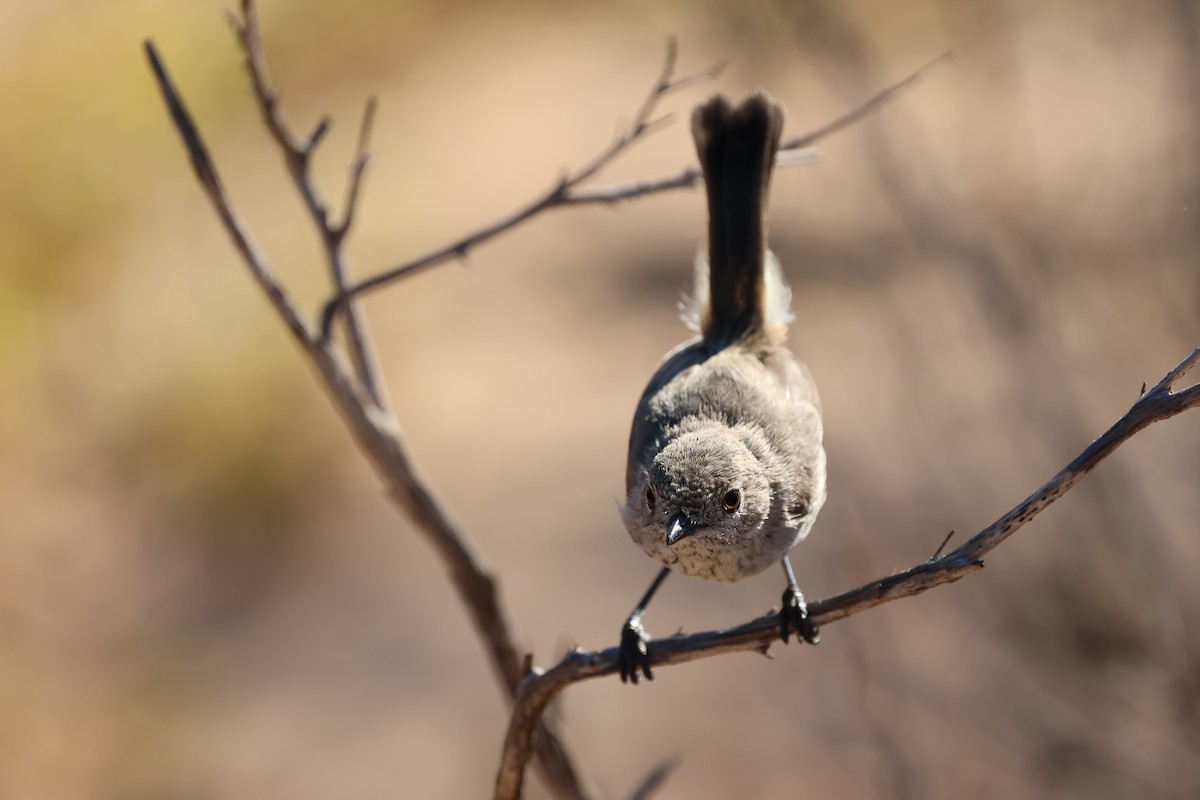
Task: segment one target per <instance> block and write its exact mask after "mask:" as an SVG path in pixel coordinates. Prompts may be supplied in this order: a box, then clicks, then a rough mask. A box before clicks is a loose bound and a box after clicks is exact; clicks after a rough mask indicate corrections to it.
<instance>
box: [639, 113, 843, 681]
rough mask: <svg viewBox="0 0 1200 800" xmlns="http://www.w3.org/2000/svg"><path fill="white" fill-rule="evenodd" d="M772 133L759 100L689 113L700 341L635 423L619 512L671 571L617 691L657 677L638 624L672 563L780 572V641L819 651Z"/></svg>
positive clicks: (685, 567)
mask: <svg viewBox="0 0 1200 800" xmlns="http://www.w3.org/2000/svg"><path fill="white" fill-rule="evenodd" d="M782 128H783V109H782V108H781V107H780V106H779V104H778V103H776V102H775V101H774V100H773V99H772V98H771V97H770V96H768V95H767V94H766V93H765V92H761V91H760V92H756V93H754V94H751V95H750V96H749V97H747V98H746V99H745V100H743V101H742V103H741V105H738V106H737V107H734V106H732V105H730V103H729V101H727V100H726V99H725V98H724V97H720V96H717V97H714V98H712V99H711V100H709V101H708V102H706V103H704V104H703V105H701V106H699V107H697V108H696V110H695V112H694V113H693V115H692V137H693V138H694V139H695V142H696V152H697V154H698V155H699V157H700V167H701V169H702V170H703V173H704V183H705V188H706V193H707V196H708V226H709V227H708V247H707V258H705V257H704V256H705V254H704V251H703V250H702V251H701V254H700V255H699V256H698V257H697V261H696V287H695V291H694V297H693V299H692V303H691V310H690V314H688V315H687V316H689V317H690V321H691V324H692V327H693V329H696V330H697V332H698V333H699V334H700V335H699V336H698V337H697V338H695V339H692V340H691V341H688V342H684V343H683V344H682V345H680V346H679V347H677V348H675V349H674V350H672V351H671V352H670V353H668V354H667V356H666V357H665V358H664V360H663V362H662V365H661V366H659V368H658V371H657V372H655V373H654V377H652V378H651V379H650V383H649V385H648V386H647V387H646V391H645V392H644V393H643V394H642V399H641V401H640V402H639V403H638V407H637V411H636V413H635V414H634V418H633V430H632V432H631V433H630V436H629V462H628V468H627V471H626V475H625V488H626V491H627V496H626V499H625V504H624V507H623V508H622V509H621V516H622V518H623V519H624V522H625V527H626V528H628V529H629V535H630V536H632V537H633V540H634V541H635V542H637V543H638V544H639V545H641V547H642V549H643V550H645V551H646V553H647V554H648V555H650V556H651V557H653V558H655V559H658V560H659V561H661V562H662V563H663V564H664V565H665V566H664V567H663V568H662V570H661V571H660V572H659V573H658V576H657V577H656V578H655V579H654V582H653V583H652V584H651V585H650V588H649V589H648V590H647V591H646V594H645V596H643V597H642V599H641V601H640V602H639V603H638V605H637V607H636V608H635V609H634V610H633V613H632V614H631V615H630V616H629V619H628V620H627V621H626V623H625V626H624V628H623V629H622V632H621V648H620V651H621V655H620V667H621V680H622V681H626V680H632V681H633V682H634V683H637V681H638V671H639V669H640V670H641V672H642V673H643V674H644V675H645V676H646V678H647V679H648V680H649V679H653V677H654V676H653V674H652V672H651V670H650V660H649V657H648V655H647V647H646V644H647V642H648V641H649V635H648V634H647V633H646V632H645V630H644V629H643V627H642V623H641V620H642V615H643V614H644V613H645V610H646V606H647V604H648V603H649V602H650V598H651V597H652V596H653V595H654V592H655V591H656V590H657V589H658V587H659V586H660V585H661V584H662V582H663V580H664V579H665V578H666V576H667V574H668V573H669V572H670V571H671V570H672V569H674V570H678V571H679V572H682V573H683V574H685V575H692V576H695V577H698V578H705V579H707V580H715V581H723V582H726V583H732V582H733V581H738V580H741V579H742V578H746V577H749V576H751V575H756V574H758V573H759V572H762V571H763V570H764V569H766V568H767V567H769V566H770V565H771V564H775V563H782V565H783V570H784V573H785V574H786V576H787V583H788V585H787V590H786V591H785V592H784V594H783V608H782V609H781V611H780V635H781V636H782V638H783V641H784V642H787V640H788V634H789V631H790V630H791V629H792V628H795V630H796V631H798V633H799V634H800V636H802V637H803V638H804V639H805V640H806V641H808V642H811V643H814V644H815V643H816V642H817V641H818V637H817V633H816V630H815V628H814V627H813V625H812V623H811V622H810V621H809V619H808V612H807V608H806V607H805V604H804V598H803V595H801V593H800V589H799V588H798V587H797V585H796V578H795V575H794V574H793V572H792V566H791V563H790V562H789V561H788V555H787V554H788V551H789V550H791V549H792V547H793V546H794V545H795V544H796V543H797V542H799V541H800V540H801V539H803V538H804V537H805V536H807V535H808V531H809V529H810V528H811V527H812V524H813V520H814V519H815V518H816V516H817V512H818V511H819V510H820V509H821V505H822V504H823V503H824V502H825V450H824V448H823V447H822V445H821V403H820V400H819V399H818V397H817V389H816V386H815V385H814V384H813V380H812V376H811V375H809V372H808V369H807V368H806V367H805V366H804V364H803V363H801V362H800V361H799V360H797V359H796V357H795V356H793V355H792V354H791V353H790V352H789V351H788V349H787V345H786V339H787V324H788V322H789V321H790V320H791V314H790V312H789V308H788V306H789V303H790V300H791V293H790V292H789V290H788V288H787V286H786V284H785V283H784V281H783V276H782V274H781V271H780V269H779V263H778V262H777V261H776V260H775V257H774V255H773V254H772V253H770V252H769V251H768V250H767V246H766V238H767V236H766V227H767V226H766V210H767V196H768V192H769V189H770V183H771V173H772V171H773V169H774V167H775V154H776V152H777V150H778V149H779V137H780V133H781V131H782Z"/></svg>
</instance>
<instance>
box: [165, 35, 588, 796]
mask: <svg viewBox="0 0 1200 800" xmlns="http://www.w3.org/2000/svg"><path fill="white" fill-rule="evenodd" d="M145 50H146V57H147V59H148V60H149V62H150V67H151V70H152V71H153V73H154V77H155V80H156V82H157V84H158V87H159V89H160V91H161V92H162V96H163V101H164V103H165V104H166V107H167V110H168V112H169V114H170V117H171V121H172V123H173V124H174V126H175V129H176V132H177V133H178V134H179V137H180V139H181V140H182V142H183V145H184V147H185V148H186V150H187V153H188V156H189V158H190V160H191V164H192V169H193V170H194V171H195V173H196V178H197V180H198V181H199V183H200V185H201V187H202V188H203V189H204V192H205V194H206V195H207V196H208V198H209V200H210V202H211V203H212V205H213V208H214V209H215V210H216V213H217V216H218V217H219V218H220V220H221V223H222V225H223V226H224V228H225V230H226V232H227V233H228V234H229V237H230V239H231V240H232V241H233V244H234V247H235V248H236V249H237V251H238V253H239V254H240V255H241V256H242V260H243V261H244V262H245V263H246V266H247V267H248V268H249V270H250V273H251V275H252V276H253V277H254V280H255V281H256V283H258V285H259V287H260V288H261V289H262V290H263V292H264V294H266V296H267V299H268V301H269V302H270V303H271V306H272V308H274V309H275V311H276V313H277V314H278V315H279V317H280V319H282V320H283V322H284V324H285V325H286V326H287V329H288V331H289V332H290V333H291V335H292V338H293V339H294V340H295V341H296V343H297V344H298V345H299V346H300V349H301V350H302V351H303V353H304V356H305V357H306V358H307V360H308V361H309V362H310V363H311V364H312V366H313V368H314V369H315V370H316V372H317V374H318V375H319V376H320V379H321V382H322V384H323V385H324V386H325V389H326V391H327V392H328V393H329V397H330V399H331V400H332V401H333V404H334V406H335V407H336V408H337V410H338V412H339V414H340V415H341V417H342V419H343V421H344V422H345V423H346V425H347V427H348V428H349V430H350V433H351V435H352V436H353V437H354V440H355V441H356V442H357V444H358V446H359V448H360V449H361V450H362V452H363V454H364V456H365V457H366V458H367V460H368V461H369V462H370V463H371V466H372V467H373V468H374V469H375V472H376V474H377V475H378V476H379V478H380V480H381V481H382V482H383V484H384V486H385V488H386V490H387V494H388V496H389V497H390V498H391V499H392V501H393V502H394V503H395V504H396V506H397V507H398V508H399V509H400V511H401V512H402V513H403V514H404V515H405V516H407V517H408V518H409V519H410V520H411V521H412V523H413V525H414V527H415V528H416V529H417V531H418V532H419V533H420V534H421V535H422V536H424V537H425V539H426V540H427V541H428V542H429V544H430V545H431V546H432V547H433V548H434V549H435V550H436V551H437V553H438V555H439V556H440V557H441V559H442V562H443V563H444V564H445V565H446V567H447V569H448V570H449V572H450V577H451V580H452V582H453V584H454V587H455V589H456V590H457V592H458V594H459V597H460V598H461V599H462V601H463V604H464V605H465V606H466V608H467V611H468V613H469V614H470V616H471V621H472V622H473V623H474V626H475V629H476V630H477V631H478V633H479V636H480V639H481V640H482V641H483V643H484V644H485V646H486V648H487V652H488V656H489V660H490V662H491V664H492V668H493V669H494V670H495V672H496V674H497V676H498V677H499V679H500V683H501V684H502V685H503V687H504V689H505V692H506V694H508V695H509V696H510V697H511V696H512V695H513V694H514V693H515V692H516V688H517V684H518V682H519V679H520V676H521V674H522V669H521V661H520V658H519V656H518V651H517V649H516V647H515V646H514V644H513V642H514V641H516V637H515V635H514V633H513V630H512V626H511V625H510V623H509V621H508V613H507V611H506V610H505V608H504V606H503V604H502V602H501V599H500V596H499V593H498V592H497V590H496V582H495V579H494V578H493V577H492V575H491V572H490V571H489V569H488V567H487V565H486V564H484V562H483V560H482V558H481V557H480V556H479V554H478V553H477V552H476V550H475V547H474V546H473V545H472V544H471V542H470V541H469V540H468V539H467V538H466V536H465V535H464V534H463V533H462V531H460V530H459V529H458V528H457V526H456V525H455V524H454V523H453V522H452V521H451V520H450V518H449V516H448V515H447V514H446V512H445V510H444V509H443V508H442V507H441V505H440V504H439V503H438V502H437V500H436V499H435V498H434V497H433V495H432V493H431V492H430V490H429V489H428V488H427V487H426V486H425V484H424V483H423V481H422V480H421V478H420V476H418V474H417V472H416V468H415V466H414V464H413V462H412V460H411V458H410V456H409V454H408V449H407V446H406V444H405V442H404V439H403V436H402V433H401V429H400V426H399V423H398V422H397V421H396V419H395V418H394V417H393V416H392V415H391V414H390V413H389V412H388V411H387V410H386V409H384V408H381V407H380V406H379V405H378V404H376V403H375V401H374V399H373V398H372V397H371V396H369V395H368V394H366V389H365V387H364V386H363V385H362V384H361V383H359V382H357V381H355V380H353V379H352V378H351V373H350V372H349V371H348V370H347V368H346V365H345V364H344V362H343V360H342V359H341V358H340V357H339V354H338V351H337V350H336V349H334V348H331V347H328V346H326V345H323V344H321V343H320V342H318V341H317V339H316V337H315V336H314V335H313V332H312V331H311V330H309V328H308V325H307V324H306V323H305V321H304V319H303V317H302V316H301V315H300V313H299V312H298V311H297V310H296V307H295V306H294V305H293V304H292V302H291V299H290V298H289V297H288V295H287V293H286V291H285V290H284V289H283V287H282V286H281V285H280V284H279V283H278V281H276V279H275V277H274V274H273V273H272V271H271V269H270V267H269V265H268V264H267V260H266V257H265V256H264V255H263V254H262V252H261V251H260V250H259V249H258V247H257V246H256V245H255V244H254V242H253V241H252V240H251V238H250V234H249V233H248V232H247V230H246V227H245V225H244V224H243V222H242V220H241V217H240V216H239V215H238V214H237V213H236V212H235V211H234V208H233V205H232V203H231V202H230V200H229V199H228V197H227V196H226V194H225V191H224V188H223V186H222V183H221V179H220V176H219V175H218V174H217V170H216V166H215V165H214V163H213V161H212V159H211V157H210V156H209V153H208V148H207V147H206V146H205V144H204V141H203V139H202V138H201V137H200V133H199V130H198V129H197V127H196V124H195V122H194V121H193V119H192V117H191V115H190V114H189V113H188V111H187V108H186V106H185V105H184V103H183V99H182V97H181V96H180V94H179V91H178V90H177V89H176V87H175V85H174V83H173V82H172V80H171V78H170V75H169V74H168V73H167V71H166V68H165V67H164V65H163V63H162V60H161V59H160V58H159V55H158V52H157V50H156V48H155V47H154V44H153V42H151V41H150V40H147V41H146V42H145ZM285 130H286V129H285ZM321 130H322V128H321V127H318V128H317V129H316V131H315V132H314V135H313V136H312V137H310V139H309V141H310V142H312V141H313V140H315V139H319V138H320V131H321ZM537 739H538V753H539V763H540V764H541V766H542V767H543V770H544V772H545V774H546V777H547V780H548V783H549V786H550V788H551V790H552V791H553V792H554V793H555V794H556V795H557V796H559V797H566V798H586V797H588V796H589V795H590V792H589V791H588V790H587V789H586V788H585V787H584V781H583V779H582V778H581V776H580V775H579V774H578V772H577V771H576V769H575V766H574V764H573V763H572V759H571V758H570V755H569V752H568V751H567V749H566V746H565V745H564V744H563V743H562V741H561V737H560V736H559V734H558V732H557V730H556V728H555V726H554V724H553V723H552V722H551V721H549V720H546V721H543V723H542V724H541V725H540V726H539V732H538V736H537Z"/></svg>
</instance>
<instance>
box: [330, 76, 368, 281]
mask: <svg viewBox="0 0 1200 800" xmlns="http://www.w3.org/2000/svg"><path fill="white" fill-rule="evenodd" d="M375 105H376V104H375V98H374V97H372V98H371V99H369V100H367V107H366V108H364V109H363V118H362V125H361V126H360V127H359V129H358V147H357V149H356V150H355V152H354V163H352V164H351V165H350V180H349V182H348V183H347V184H346V203H345V211H343V212H342V221H341V222H340V223H338V224H337V226H335V227H334V234H335V235H336V236H337V239H338V242H339V243H340V242H341V241H342V239H344V238H346V234H347V233H348V232H349V231H350V226H351V225H353V224H354V211H355V209H357V208H358V195H359V191H360V189H361V188H362V179H363V173H365V172H366V171H367V164H369V163H370V161H371V151H370V143H371V126H372V124H373V123H374V122H375ZM343 288H344V287H343Z"/></svg>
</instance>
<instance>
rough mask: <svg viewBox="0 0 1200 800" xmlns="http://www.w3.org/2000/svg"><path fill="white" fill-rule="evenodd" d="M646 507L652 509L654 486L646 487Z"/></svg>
mask: <svg viewBox="0 0 1200 800" xmlns="http://www.w3.org/2000/svg"><path fill="white" fill-rule="evenodd" d="M646 508H648V509H649V510H651V511H653V510H654V487H653V486H647V487H646Z"/></svg>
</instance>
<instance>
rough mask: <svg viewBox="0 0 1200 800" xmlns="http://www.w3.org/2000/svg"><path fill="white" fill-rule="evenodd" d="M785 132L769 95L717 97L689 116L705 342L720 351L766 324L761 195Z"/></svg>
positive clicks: (764, 200) (763, 196)
mask: <svg viewBox="0 0 1200 800" xmlns="http://www.w3.org/2000/svg"><path fill="white" fill-rule="evenodd" d="M782 130H783V109H782V108H781V107H780V105H779V104H778V103H776V102H775V100H773V99H772V98H771V97H770V96H769V95H768V94H766V93H765V92H762V91H759V92H755V93H754V94H751V95H750V96H749V97H747V98H746V99H745V100H743V101H742V103H741V104H740V105H738V106H736V107H734V106H732V105H730V103H729V101H728V100H726V99H725V98H724V97H721V96H717V97H714V98H712V99H711V100H709V101H708V102H706V103H704V104H703V105H701V106H699V107H698V108H697V109H696V111H695V112H694V113H693V114H692V138H694V139H695V141H696V153H697V155H698V156H699V157H700V168H701V169H702V170H703V172H704V184H705V191H706V193H707V196H708V303H707V309H705V310H704V312H702V316H701V320H700V328H701V332H702V334H703V335H704V341H705V342H706V343H707V344H708V345H709V347H710V349H713V350H715V349H719V348H721V347H724V346H725V345H726V344H729V343H731V342H734V341H737V340H739V339H741V338H743V337H744V336H746V335H748V334H754V333H758V332H761V331H763V329H764V326H765V324H766V323H767V321H768V320H767V315H768V311H767V302H768V298H767V288H766V286H765V282H764V269H765V262H766V259H767V222H766V211H767V196H768V193H769V190H770V186H771V172H772V171H773V169H774V167H775V153H776V151H777V150H778V149H779V137H780V133H781V132H782Z"/></svg>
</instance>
